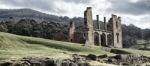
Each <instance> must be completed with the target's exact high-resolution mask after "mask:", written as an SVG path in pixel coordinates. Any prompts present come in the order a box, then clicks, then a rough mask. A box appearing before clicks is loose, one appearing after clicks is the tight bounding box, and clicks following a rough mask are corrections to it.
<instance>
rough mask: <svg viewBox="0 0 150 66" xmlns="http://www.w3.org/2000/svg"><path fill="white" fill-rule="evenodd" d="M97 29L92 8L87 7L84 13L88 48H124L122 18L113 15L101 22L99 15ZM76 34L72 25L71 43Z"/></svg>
mask: <svg viewBox="0 0 150 66" xmlns="http://www.w3.org/2000/svg"><path fill="white" fill-rule="evenodd" d="M96 17H97V20H96V28H94V27H95V26H94V24H93V23H94V21H93V19H92V8H91V7H87V9H86V10H85V12H84V31H83V32H84V33H83V36H84V39H85V45H87V46H94V45H97V46H105V47H114V48H122V28H121V17H117V16H116V15H112V17H111V18H110V19H109V20H108V22H107V21H106V17H104V21H99V15H96ZM74 32H75V25H74V23H73V22H71V23H70V30H69V41H73V39H75V38H74Z"/></svg>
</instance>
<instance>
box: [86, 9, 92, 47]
mask: <svg viewBox="0 0 150 66" xmlns="http://www.w3.org/2000/svg"><path fill="white" fill-rule="evenodd" d="M84 24H85V38H86V42H85V44H86V45H94V30H93V19H92V8H91V7H87V10H86V11H85V12H84Z"/></svg>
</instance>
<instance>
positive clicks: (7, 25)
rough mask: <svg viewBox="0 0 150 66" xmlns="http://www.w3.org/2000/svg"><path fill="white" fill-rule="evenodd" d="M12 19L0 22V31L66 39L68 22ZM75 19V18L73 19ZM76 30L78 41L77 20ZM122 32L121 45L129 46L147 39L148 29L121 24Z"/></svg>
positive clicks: (79, 25)
mask: <svg viewBox="0 0 150 66" xmlns="http://www.w3.org/2000/svg"><path fill="white" fill-rule="evenodd" d="M10 19H12V20H7V21H2V22H0V31H1V32H8V33H13V34H17V35H24V36H33V37H41V38H46V39H53V40H59V41H68V32H69V24H62V23H59V22H52V21H51V22H49V21H42V22H37V21H36V20H34V19H20V20H19V21H18V22H15V21H13V18H10ZM74 20H75V19H74ZM77 23H78V24H76V25H77V26H76V31H77V32H80V33H79V35H78V38H80V39H79V40H80V41H79V43H82V42H83V41H82V40H81V39H82V37H83V35H82V31H83V26H81V24H79V23H80V22H77ZM122 32H123V46H124V47H130V46H132V45H135V44H136V40H141V39H144V40H149V39H150V35H149V34H150V29H141V28H138V27H136V26H135V25H132V24H130V25H122Z"/></svg>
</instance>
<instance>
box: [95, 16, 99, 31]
mask: <svg viewBox="0 0 150 66" xmlns="http://www.w3.org/2000/svg"><path fill="white" fill-rule="evenodd" d="M96 19H97V21H96V22H97V29H98V30H99V29H100V24H99V23H100V22H99V15H96Z"/></svg>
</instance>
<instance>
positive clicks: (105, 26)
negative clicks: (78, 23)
mask: <svg viewBox="0 0 150 66" xmlns="http://www.w3.org/2000/svg"><path fill="white" fill-rule="evenodd" d="M104 30H105V31H107V23H106V17H104Z"/></svg>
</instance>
